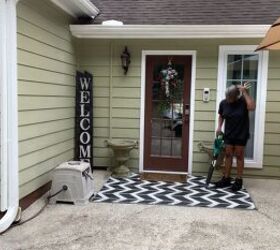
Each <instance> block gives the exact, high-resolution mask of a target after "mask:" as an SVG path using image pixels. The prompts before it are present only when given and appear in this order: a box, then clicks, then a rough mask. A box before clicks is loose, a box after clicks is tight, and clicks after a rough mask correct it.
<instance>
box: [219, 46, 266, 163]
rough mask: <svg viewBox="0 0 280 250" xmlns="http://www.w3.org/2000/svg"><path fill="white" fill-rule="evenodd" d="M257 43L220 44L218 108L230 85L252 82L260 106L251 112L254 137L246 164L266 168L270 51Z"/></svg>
mask: <svg viewBox="0 0 280 250" xmlns="http://www.w3.org/2000/svg"><path fill="white" fill-rule="evenodd" d="M255 48H256V46H247V45H244V46H220V50H219V68H218V85H217V110H218V105H219V103H220V101H221V100H222V99H224V93H225V90H226V88H227V87H228V86H230V85H232V84H234V85H235V84H240V83H244V82H246V81H248V82H250V84H251V86H252V87H251V88H250V89H249V94H250V95H251V96H252V97H253V98H254V100H255V101H256V110H255V111H253V112H252V111H251V112H250V114H249V119H250V139H249V141H248V143H247V146H246V151H245V167H252V168H262V159H263V144H264V122H265V101H266V85H267V67H268V52H254V50H255Z"/></svg>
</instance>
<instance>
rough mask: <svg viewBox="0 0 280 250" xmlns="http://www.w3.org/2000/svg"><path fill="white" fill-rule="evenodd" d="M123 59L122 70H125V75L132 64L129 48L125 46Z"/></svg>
mask: <svg viewBox="0 0 280 250" xmlns="http://www.w3.org/2000/svg"><path fill="white" fill-rule="evenodd" d="M121 59H122V68H123V70H124V74H125V75H126V74H127V71H128V67H129V64H130V53H129V52H128V50H127V47H126V46H125V48H124V51H123V53H122V54H121Z"/></svg>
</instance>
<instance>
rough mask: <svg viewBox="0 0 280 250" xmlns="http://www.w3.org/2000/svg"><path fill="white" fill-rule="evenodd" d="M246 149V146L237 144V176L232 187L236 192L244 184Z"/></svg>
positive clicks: (235, 151) (235, 150)
mask: <svg viewBox="0 0 280 250" xmlns="http://www.w3.org/2000/svg"><path fill="white" fill-rule="evenodd" d="M244 151H245V147H244V146H235V149H234V153H235V156H236V159H237V177H236V179H235V182H234V183H233V185H232V187H231V189H232V190H233V191H234V192H236V191H238V190H240V189H241V188H242V185H243V181H242V175H243V170H244V155H245V153H244Z"/></svg>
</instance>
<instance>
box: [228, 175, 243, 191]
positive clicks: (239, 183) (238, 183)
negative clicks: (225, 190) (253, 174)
mask: <svg viewBox="0 0 280 250" xmlns="http://www.w3.org/2000/svg"><path fill="white" fill-rule="evenodd" d="M242 185H243V181H242V179H240V178H236V179H235V182H234V183H233V185H232V187H231V189H232V191H233V192H236V191H238V190H240V189H241V188H242Z"/></svg>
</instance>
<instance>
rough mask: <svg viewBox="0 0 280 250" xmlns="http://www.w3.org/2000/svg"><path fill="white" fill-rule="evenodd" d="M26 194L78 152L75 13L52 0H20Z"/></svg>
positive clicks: (22, 192) (22, 162)
mask: <svg viewBox="0 0 280 250" xmlns="http://www.w3.org/2000/svg"><path fill="white" fill-rule="evenodd" d="M17 15H18V18H17V26H18V28H17V30H18V31H17V40H18V41H17V42H18V96H19V98H18V102H19V103H18V107H19V113H18V114H19V185H20V198H22V197H24V196H26V195H27V194H29V193H31V192H32V191H34V190H36V189H38V188H39V187H40V186H42V185H44V184H45V183H47V182H48V181H49V180H50V172H51V170H52V169H53V168H54V167H56V166H57V165H58V164H59V163H61V162H63V161H66V160H69V159H72V158H73V155H74V151H73V148H74V139H73V138H74V115H75V114H74V111H75V71H76V57H75V51H74V47H73V44H72V37H71V34H70V32H69V22H70V18H69V17H68V16H67V15H65V14H64V12H62V11H61V10H60V9H58V8H56V7H55V6H53V5H52V4H51V3H50V2H49V1H36V0H22V1H20V2H19V4H18V6H17Z"/></svg>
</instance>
